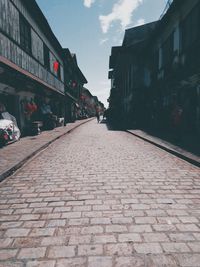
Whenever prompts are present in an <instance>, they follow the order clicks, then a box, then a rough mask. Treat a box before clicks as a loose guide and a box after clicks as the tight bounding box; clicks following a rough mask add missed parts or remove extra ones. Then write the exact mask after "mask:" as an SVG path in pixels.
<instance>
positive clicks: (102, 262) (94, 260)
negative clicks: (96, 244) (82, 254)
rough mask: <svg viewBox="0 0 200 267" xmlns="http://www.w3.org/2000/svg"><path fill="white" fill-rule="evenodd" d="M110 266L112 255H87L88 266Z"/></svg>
mask: <svg viewBox="0 0 200 267" xmlns="http://www.w3.org/2000/svg"><path fill="white" fill-rule="evenodd" d="M94 266H95V267H112V266H113V265H112V257H105V256H104V257H89V258H88V267H94Z"/></svg>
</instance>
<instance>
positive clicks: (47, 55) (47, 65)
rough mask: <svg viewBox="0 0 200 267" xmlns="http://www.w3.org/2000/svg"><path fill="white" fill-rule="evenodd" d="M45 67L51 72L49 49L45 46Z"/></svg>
mask: <svg viewBox="0 0 200 267" xmlns="http://www.w3.org/2000/svg"><path fill="white" fill-rule="evenodd" d="M44 66H45V67H46V68H47V70H50V57H49V48H48V47H47V46H46V45H45V44H44Z"/></svg>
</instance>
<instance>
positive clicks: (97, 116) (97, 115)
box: [96, 111, 100, 123]
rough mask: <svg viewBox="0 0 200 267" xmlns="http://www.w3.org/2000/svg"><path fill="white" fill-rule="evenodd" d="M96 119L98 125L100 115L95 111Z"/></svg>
mask: <svg viewBox="0 0 200 267" xmlns="http://www.w3.org/2000/svg"><path fill="white" fill-rule="evenodd" d="M96 118H97V123H99V121H100V115H99V112H98V111H96Z"/></svg>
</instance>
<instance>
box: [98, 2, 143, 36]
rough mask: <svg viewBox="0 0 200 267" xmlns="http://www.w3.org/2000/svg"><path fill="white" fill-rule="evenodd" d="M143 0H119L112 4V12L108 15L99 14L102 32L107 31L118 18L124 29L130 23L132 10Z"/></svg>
mask: <svg viewBox="0 0 200 267" xmlns="http://www.w3.org/2000/svg"><path fill="white" fill-rule="evenodd" d="M142 2H143V0H119V1H118V3H117V4H115V5H114V6H113V9H112V12H111V13H110V14H108V15H105V16H104V15H101V16H99V20H100V23H101V28H102V31H103V33H107V32H108V30H109V28H110V27H111V26H112V23H113V22H114V21H117V20H119V21H120V23H121V27H122V29H123V30H124V29H125V27H126V26H127V25H129V24H130V23H131V17H132V14H133V11H134V10H136V9H137V7H138V6H139V5H140V4H142Z"/></svg>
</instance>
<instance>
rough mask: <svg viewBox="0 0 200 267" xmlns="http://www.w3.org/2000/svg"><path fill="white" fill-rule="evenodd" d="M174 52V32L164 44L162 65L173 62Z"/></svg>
mask: <svg viewBox="0 0 200 267" xmlns="http://www.w3.org/2000/svg"><path fill="white" fill-rule="evenodd" d="M173 53H174V32H173V33H171V34H170V36H169V37H168V38H167V40H166V41H165V43H164V44H163V46H162V59H163V62H162V66H166V65H169V64H170V63H172V60H173Z"/></svg>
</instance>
